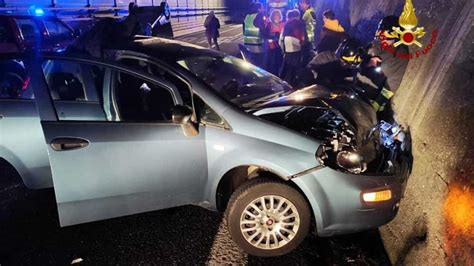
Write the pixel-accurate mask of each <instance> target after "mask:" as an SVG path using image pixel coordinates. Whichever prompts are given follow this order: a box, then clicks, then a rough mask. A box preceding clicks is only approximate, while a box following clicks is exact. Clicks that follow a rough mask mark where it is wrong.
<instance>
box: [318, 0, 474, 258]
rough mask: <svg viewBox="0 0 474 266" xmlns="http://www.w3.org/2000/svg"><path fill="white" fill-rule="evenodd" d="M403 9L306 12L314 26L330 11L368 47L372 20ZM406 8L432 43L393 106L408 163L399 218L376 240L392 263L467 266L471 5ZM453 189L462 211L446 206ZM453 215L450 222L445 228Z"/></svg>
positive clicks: (473, 113)
mask: <svg viewBox="0 0 474 266" xmlns="http://www.w3.org/2000/svg"><path fill="white" fill-rule="evenodd" d="M404 3H405V1H404V0H395V1H380V0H339V1H334V0H318V1H315V2H314V6H315V7H316V9H317V13H318V18H319V19H318V21H319V22H322V21H321V20H322V19H321V17H322V12H323V11H324V10H325V9H329V8H330V9H333V10H334V11H336V14H337V16H338V17H339V19H340V20H341V23H342V24H343V25H345V26H346V28H347V29H349V28H350V30H349V31H350V33H351V35H353V36H355V37H357V38H360V39H362V40H364V41H366V42H368V41H370V40H371V39H372V38H373V36H374V33H375V30H376V27H377V23H378V21H379V20H380V19H381V18H382V17H384V16H385V15H393V14H395V15H400V13H401V10H402V8H403V5H404ZM413 3H414V5H415V8H416V13H417V16H418V19H419V26H423V27H425V31H426V32H427V34H426V36H425V37H424V38H423V39H422V42H423V44H424V48H426V47H427V45H428V44H429V43H430V39H431V33H432V32H433V31H435V30H438V31H439V33H438V36H439V37H438V38H437V41H436V43H435V44H434V45H432V49H431V50H430V51H428V52H427V53H426V54H423V53H421V56H420V57H419V58H414V59H412V60H410V63H409V66H408V69H407V72H406V74H405V77H404V79H403V83H402V85H401V87H400V89H399V90H398V91H397V94H396V96H395V99H394V100H393V105H394V109H395V111H396V113H397V119H398V120H399V121H400V122H402V123H403V124H404V125H405V126H406V127H409V128H410V130H411V132H412V135H413V143H414V152H413V153H414V157H415V161H414V168H413V173H412V175H411V177H410V179H409V182H408V188H407V192H406V196H405V198H404V199H403V201H402V204H401V209H400V212H399V214H398V216H397V217H396V218H395V220H394V221H393V222H391V223H390V224H388V225H387V226H384V227H383V228H382V229H381V234H382V236H383V239H384V243H385V246H386V248H387V251H388V253H389V255H390V258H391V260H392V262H393V263H395V264H414V265H425V264H426V263H430V264H433V265H443V264H446V263H448V264H451V263H453V264H461V265H462V264H469V260H471V262H472V254H474V227H473V221H474V211H473V209H472V206H473V200H474V197H473V196H472V195H473V193H474V181H473V177H474V167H473V165H474V142H473V140H472V138H473V137H474V89H473V84H474V42H473V40H474V31H473V23H474V22H473V21H474V1H472V0H413ZM320 24H321V23H320ZM410 49H411V52H412V53H415V52H416V51H417V50H419V49H415V47H414V46H412V47H411V48H410ZM401 60H403V59H401ZM456 187H461V193H460V194H459V196H458V197H461V196H462V197H466V199H467V203H466V204H465V205H467V206H464V207H463V206H461V203H459V202H460V201H461V200H460V199H458V198H456V199H454V201H453V202H455V204H454V206H450V205H449V204H447V197H448V198H449V195H450V194H451V193H452V192H453V191H454V190H455V188H456ZM469 202H470V203H469ZM453 207H454V208H456V210H452V209H450V208H453ZM461 208H465V209H467V211H465V213H463V210H462V209H461ZM453 215H455V216H457V217H456V219H457V220H456V221H457V222H454V224H453V223H451V222H449V221H451V220H453V219H452V217H451V216H453ZM446 221H448V223H447V222H446ZM460 228H462V230H461V229H460ZM453 232H454V233H453Z"/></svg>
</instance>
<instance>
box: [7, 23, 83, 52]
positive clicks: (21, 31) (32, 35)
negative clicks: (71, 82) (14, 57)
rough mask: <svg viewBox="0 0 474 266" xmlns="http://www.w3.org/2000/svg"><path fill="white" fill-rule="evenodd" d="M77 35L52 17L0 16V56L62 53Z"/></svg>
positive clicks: (76, 32)
mask: <svg viewBox="0 0 474 266" xmlns="http://www.w3.org/2000/svg"><path fill="white" fill-rule="evenodd" d="M78 35H79V32H78V31H75V30H74V29H72V28H71V27H69V26H68V25H67V24H66V23H64V22H63V21H61V20H60V19H59V18H57V17H54V16H31V15H0V54H1V53H16V52H24V51H28V50H33V49H35V48H37V49H36V50H41V51H62V50H64V49H66V47H68V46H69V45H70V44H71V43H72V42H73V41H74V39H75V38H76V37H77V36H78Z"/></svg>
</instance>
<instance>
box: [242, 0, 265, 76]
mask: <svg viewBox="0 0 474 266" xmlns="http://www.w3.org/2000/svg"><path fill="white" fill-rule="evenodd" d="M265 24H266V18H265V9H264V8H263V5H262V4H261V3H252V5H251V8H250V13H249V14H248V15H247V16H246V17H245V20H244V24H243V30H244V44H243V45H241V44H239V47H240V50H241V52H242V54H243V55H244V58H245V60H247V61H249V62H250V63H252V64H254V65H256V66H260V67H264V65H265V62H266V58H265V57H266V56H267V53H266V52H267V49H266V47H265V45H264V44H265V40H264V38H263V34H264V31H265Z"/></svg>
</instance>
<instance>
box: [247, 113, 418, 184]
mask: <svg viewBox="0 0 474 266" xmlns="http://www.w3.org/2000/svg"><path fill="white" fill-rule="evenodd" d="M254 115H256V116H259V117H261V118H264V119H266V120H269V121H272V122H275V123H277V124H280V125H283V126H285V127H288V128H290V129H293V130H297V131H299V132H301V133H303V134H305V135H308V136H310V137H312V138H315V139H317V140H320V141H322V144H321V145H320V147H319V148H318V149H317V152H316V158H317V160H318V161H319V162H320V163H321V164H322V165H325V166H328V167H331V168H333V169H336V170H340V171H344V172H349V173H351V174H362V173H364V174H377V175H392V174H394V173H395V168H397V166H399V162H401V160H399V158H398V157H399V154H400V153H401V152H403V151H404V150H407V149H409V145H406V144H405V133H404V132H403V129H402V128H401V127H400V126H398V125H397V124H394V125H392V124H390V123H387V122H385V121H381V122H379V124H377V125H375V126H374V127H373V128H372V129H371V130H370V131H369V132H366V133H365V132H364V134H358V133H360V132H358V130H359V131H361V130H362V129H361V128H357V126H356V125H353V124H351V123H350V122H349V121H348V120H347V119H346V118H345V117H344V116H343V115H342V114H341V113H340V112H339V111H338V110H336V109H334V108H331V107H328V106H310V107H308V106H292V107H287V108H282V107H280V108H269V109H263V110H259V111H256V112H255V113H254ZM361 136H362V137H361Z"/></svg>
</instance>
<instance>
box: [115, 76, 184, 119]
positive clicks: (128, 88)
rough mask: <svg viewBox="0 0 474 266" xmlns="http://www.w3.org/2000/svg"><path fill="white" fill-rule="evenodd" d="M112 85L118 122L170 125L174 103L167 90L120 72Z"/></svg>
mask: <svg viewBox="0 0 474 266" xmlns="http://www.w3.org/2000/svg"><path fill="white" fill-rule="evenodd" d="M112 84H113V85H112V86H113V89H112V91H113V94H114V96H115V104H116V106H117V111H118V114H119V118H120V121H124V122H165V123H171V118H172V117H171V116H172V108H173V107H174V106H175V101H174V99H173V95H172V94H171V91H170V90H169V89H168V88H165V87H164V86H160V85H158V84H155V83H153V82H150V81H148V80H145V79H143V78H140V77H137V76H134V75H131V74H128V73H124V72H121V71H116V72H115V73H114V75H113V82H112Z"/></svg>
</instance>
